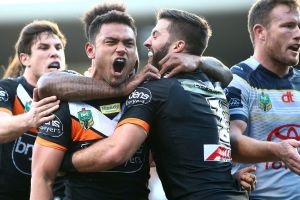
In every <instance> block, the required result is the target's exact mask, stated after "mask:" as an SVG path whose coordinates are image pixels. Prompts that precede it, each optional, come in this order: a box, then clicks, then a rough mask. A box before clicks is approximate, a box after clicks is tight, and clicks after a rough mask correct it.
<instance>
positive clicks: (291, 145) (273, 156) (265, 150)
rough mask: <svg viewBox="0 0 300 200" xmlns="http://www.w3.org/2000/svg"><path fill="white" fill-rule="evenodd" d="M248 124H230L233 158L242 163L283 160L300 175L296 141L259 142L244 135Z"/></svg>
mask: <svg viewBox="0 0 300 200" xmlns="http://www.w3.org/2000/svg"><path fill="white" fill-rule="evenodd" d="M246 128H247V124H246V123H245V122H244V121H242V120H233V121H231V122H230V131H231V137H230V141H231V148H232V158H233V160H234V161H236V162H241V163H250V162H251V163H257V162H267V161H278V160H282V161H283V162H285V163H286V164H287V166H288V167H289V168H290V169H291V170H292V171H294V172H295V173H297V174H300V155H299V153H298V152H297V147H299V146H300V142H299V141H296V140H283V141H282V142H269V141H259V140H256V139H254V138H250V137H248V136H245V135H243V133H244V132H245V130H246Z"/></svg>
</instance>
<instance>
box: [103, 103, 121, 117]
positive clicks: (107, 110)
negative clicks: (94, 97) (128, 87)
mask: <svg viewBox="0 0 300 200" xmlns="http://www.w3.org/2000/svg"><path fill="white" fill-rule="evenodd" d="M100 111H101V112H102V113H103V114H105V115H107V114H112V113H119V112H121V104H120V103H113V104H109V105H103V106H100Z"/></svg>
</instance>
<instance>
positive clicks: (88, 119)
mask: <svg viewBox="0 0 300 200" xmlns="http://www.w3.org/2000/svg"><path fill="white" fill-rule="evenodd" d="M124 101H125V98H114V99H106V100H93V101H86V102H68V103H66V102H63V103H62V104H61V105H60V108H59V110H58V111H57V112H55V115H56V117H55V119H54V120H52V121H51V122H49V123H46V124H44V125H42V126H41V127H40V128H39V134H38V139H37V142H38V143H40V144H42V145H44V146H48V147H50V148H56V149H60V150H63V151H66V152H67V151H69V152H74V151H78V150H80V149H82V148H86V147H88V146H89V145H91V144H93V143H94V142H96V141H98V140H101V139H104V138H106V137H109V136H110V135H111V134H112V133H113V131H114V129H115V126H116V124H117V122H118V120H119V119H120V116H121V113H122V112H121V110H122V109H121V108H122V104H123V102H124ZM148 179H149V148H148V144H147V142H146V143H144V144H143V145H142V146H141V147H140V149H139V150H138V151H137V152H136V153H135V154H134V156H133V157H132V158H131V159H130V160H128V161H127V162H126V163H124V164H123V165H121V166H118V167H115V168H113V169H110V170H107V171H103V172H97V173H78V172H70V173H69V175H68V184H67V191H68V192H67V193H68V195H69V198H70V199H72V200H77V199H78V200H82V199H85V200H88V199H95V200H96V199H97V200H98V199H106V200H108V199H124V200H125V199H136V200H142V199H147V197H148V193H149V191H148V189H147V183H148Z"/></svg>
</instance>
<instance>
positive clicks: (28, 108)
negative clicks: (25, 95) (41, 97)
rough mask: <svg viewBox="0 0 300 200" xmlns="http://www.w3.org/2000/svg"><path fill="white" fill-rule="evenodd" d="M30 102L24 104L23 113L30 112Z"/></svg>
mask: <svg viewBox="0 0 300 200" xmlns="http://www.w3.org/2000/svg"><path fill="white" fill-rule="evenodd" d="M31 102H32V101H27V102H26V103H25V107H24V111H25V112H28V111H29V110H30V105H31Z"/></svg>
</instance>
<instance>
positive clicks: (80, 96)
mask: <svg viewBox="0 0 300 200" xmlns="http://www.w3.org/2000/svg"><path fill="white" fill-rule="evenodd" d="M125 89H126V88H125V86H123V85H121V86H119V87H111V86H110V85H108V84H107V83H106V82H104V81H100V80H95V79H93V78H90V77H84V76H78V75H73V74H68V73H63V72H53V73H49V74H46V75H44V76H42V77H41V78H40V80H39V81H38V92H39V97H40V98H45V97H47V96H57V98H58V99H60V100H90V99H105V98H112V97H117V96H124V94H125Z"/></svg>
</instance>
